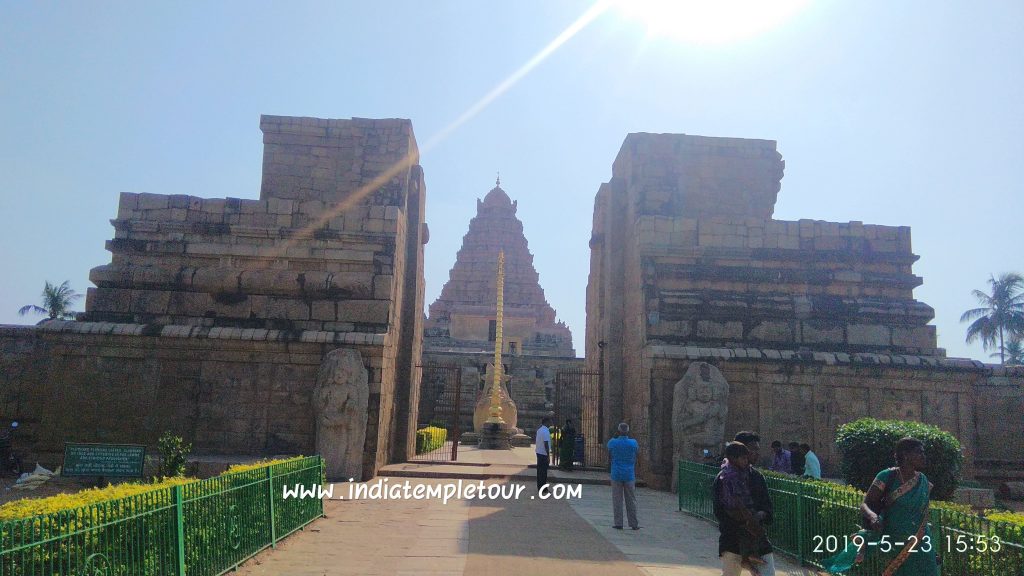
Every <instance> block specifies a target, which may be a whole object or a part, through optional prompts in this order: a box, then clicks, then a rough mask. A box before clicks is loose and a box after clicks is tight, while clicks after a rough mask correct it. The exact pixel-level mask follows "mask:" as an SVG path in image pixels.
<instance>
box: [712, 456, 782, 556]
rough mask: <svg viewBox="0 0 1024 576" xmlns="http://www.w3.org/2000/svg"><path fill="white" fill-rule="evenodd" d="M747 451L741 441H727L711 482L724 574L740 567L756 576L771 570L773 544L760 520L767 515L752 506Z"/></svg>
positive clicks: (719, 551)
mask: <svg viewBox="0 0 1024 576" xmlns="http://www.w3.org/2000/svg"><path fill="white" fill-rule="evenodd" d="M750 454H751V452H750V450H749V449H748V448H747V446H746V445H745V444H743V443H742V442H729V443H728V444H727V445H726V446H725V458H726V460H725V464H724V465H723V466H722V469H721V471H720V472H719V473H718V476H716V477H715V481H714V483H713V484H712V485H711V492H712V505H713V509H714V513H715V518H717V519H718V530H719V532H720V534H721V536H719V538H718V555H719V556H720V557H721V558H722V574H723V575H725V576H738V575H739V574H740V573H741V572H742V571H743V570H747V571H749V572H750V573H751V574H754V575H755V576H760V575H766V574H774V561H773V559H772V554H771V552H772V545H771V543H770V542H769V541H768V537H767V536H766V535H765V530H764V526H763V524H762V520H763V519H764V518H765V516H766V515H765V513H764V511H761V510H758V509H757V507H756V506H755V504H754V496H753V493H752V491H751V482H750V479H751V478H750V477H751V472H752V470H753V469H752V468H751V467H750Z"/></svg>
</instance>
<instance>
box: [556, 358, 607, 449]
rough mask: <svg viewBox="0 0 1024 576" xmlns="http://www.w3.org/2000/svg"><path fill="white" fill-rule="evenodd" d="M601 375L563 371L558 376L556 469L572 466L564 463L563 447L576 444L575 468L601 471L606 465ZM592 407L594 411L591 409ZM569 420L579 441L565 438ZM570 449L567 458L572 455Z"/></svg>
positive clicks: (571, 370)
mask: <svg viewBox="0 0 1024 576" xmlns="http://www.w3.org/2000/svg"><path fill="white" fill-rule="evenodd" d="M599 382H600V374H599V373H597V372H586V371H584V370H581V369H568V370H559V371H558V372H557V373H556V374H555V390H554V398H553V400H554V405H555V406H554V408H555V416H554V422H553V425H554V427H555V429H556V431H557V432H558V433H557V435H556V437H557V440H556V441H554V442H553V450H552V451H553V452H554V453H553V454H552V461H551V464H552V465H556V466H566V467H567V466H568V465H569V462H563V461H562V452H563V451H562V449H561V448H562V446H563V445H564V443H565V442H572V444H571V446H572V452H571V453H572V455H573V458H572V465H574V466H582V467H584V468H593V467H598V466H601V465H602V464H603V462H604V461H605V458H604V450H603V446H602V443H601V435H600V433H599V423H598V417H597V412H596V411H595V410H594V409H592V407H596V406H597V402H595V400H598V401H599V397H598V395H597V394H598V384H599ZM588 407H591V408H588ZM566 420H572V425H573V427H574V428H575V429H576V438H572V439H570V438H566V437H564V435H563V434H562V430H564V428H565V424H566ZM568 448H569V447H568V446H566V452H565V453H566V455H568V454H569V453H570V452H569V451H568Z"/></svg>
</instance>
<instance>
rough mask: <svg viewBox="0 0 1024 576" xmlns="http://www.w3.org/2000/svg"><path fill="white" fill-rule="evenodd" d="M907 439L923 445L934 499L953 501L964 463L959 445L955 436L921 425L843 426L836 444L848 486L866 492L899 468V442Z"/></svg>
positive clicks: (871, 422)
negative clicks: (886, 471) (884, 473)
mask: <svg viewBox="0 0 1024 576" xmlns="http://www.w3.org/2000/svg"><path fill="white" fill-rule="evenodd" d="M907 436H912V437H914V438H917V439H918V440H920V441H921V442H923V443H924V452H925V456H927V458H928V464H927V466H925V469H924V470H923V472H924V473H925V475H926V476H928V480H930V481H931V482H932V484H934V486H935V487H934V489H933V490H932V495H931V497H932V500H948V499H950V498H951V497H952V496H953V491H955V490H956V488H957V485H958V483H959V481H960V469H961V467H962V465H963V460H964V457H963V453H962V452H961V450H960V442H959V441H958V440H957V439H956V438H955V437H954V436H953V435H952V434H950V433H948V432H944V431H942V430H940V429H939V428H937V427H935V426H931V425H928V424H922V423H920V422H907V421H902V420H876V419H874V418H861V419H860V420H855V421H853V422H850V423H849V424H844V425H842V426H840V427H839V429H838V430H837V431H836V444H837V445H838V446H839V451H840V453H841V454H842V460H843V461H842V470H843V478H844V479H845V480H846V482H847V483H848V484H849V485H851V486H854V487H856V488H858V489H860V490H867V489H868V487H870V486H871V482H872V481H873V480H874V479H875V475H876V474H878V473H879V472H880V471H882V470H884V469H886V468H889V467H892V466H895V465H896V462H895V460H894V459H893V451H894V450H895V447H896V442H898V441H899V440H900V439H901V438H905V437H907Z"/></svg>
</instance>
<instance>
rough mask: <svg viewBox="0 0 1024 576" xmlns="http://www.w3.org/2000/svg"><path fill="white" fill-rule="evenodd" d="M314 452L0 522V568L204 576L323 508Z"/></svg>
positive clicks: (8, 571)
mask: <svg viewBox="0 0 1024 576" xmlns="http://www.w3.org/2000/svg"><path fill="white" fill-rule="evenodd" d="M322 482H323V461H322V460H321V459H320V457H319V456H313V457H309V458H300V459H296V460H291V461H288V462H283V463H280V464H275V465H272V466H264V467H261V468H256V469H253V470H246V471H243V472H236V473H232V474H223V475H221V476H217V477H214V478H209V479H207V480H200V481H197V482H192V483H189V484H183V485H180V486H175V487H173V488H161V489H157V490H153V491H151V492H145V493H142V494H139V495H136V496H130V497H127V498H120V499H117V500H109V501H106V502H102V503H99V504H94V505H91V506H84V507H81V508H75V509H72V510H66V511H61V512H55V513H53V514H47V515H43V516H36V517H33V518H26V519H23V520H9V521H4V522H0V576H15V575H17V576H36V575H40V576H42V575H46V576H50V575H53V576H72V575H74V576H128V575H139V576H150V575H157V574H160V575H173V576H184V575H186V574H187V575H188V576H193V575H194V576H200V575H202V576H207V575H209V576H212V575H217V574H223V573H224V572H227V571H228V570H231V569H233V568H235V567H237V566H238V565H239V564H241V563H242V562H243V561H245V560H246V559H248V558H250V557H252V556H253V555H255V554H256V553H257V552H259V551H261V550H263V549H264V548H267V547H269V546H274V545H276V543H277V542H278V541H279V540H280V539H282V538H284V537H285V536H287V535H288V534H290V533H292V532H294V531H296V530H298V529H300V528H302V527H303V526H305V525H306V524H309V523H310V522H312V521H313V520H315V519H317V518H319V517H321V516H323V501H322V500H321V499H320V498H289V499H284V497H283V491H282V487H283V486H285V485H288V486H294V485H295V484H303V485H305V486H306V487H313V486H315V485H320V484H322Z"/></svg>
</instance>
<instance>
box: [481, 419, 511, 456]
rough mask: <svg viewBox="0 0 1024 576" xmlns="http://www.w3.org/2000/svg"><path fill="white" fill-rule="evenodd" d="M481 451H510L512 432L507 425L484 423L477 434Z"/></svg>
mask: <svg viewBox="0 0 1024 576" xmlns="http://www.w3.org/2000/svg"><path fill="white" fill-rule="evenodd" d="M479 434H480V444H479V446H480V448H481V449H483V450H511V449H512V434H513V431H512V430H511V429H510V428H509V427H508V425H507V424H491V423H485V424H484V425H483V428H482V429H481V430H480V432H479Z"/></svg>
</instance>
